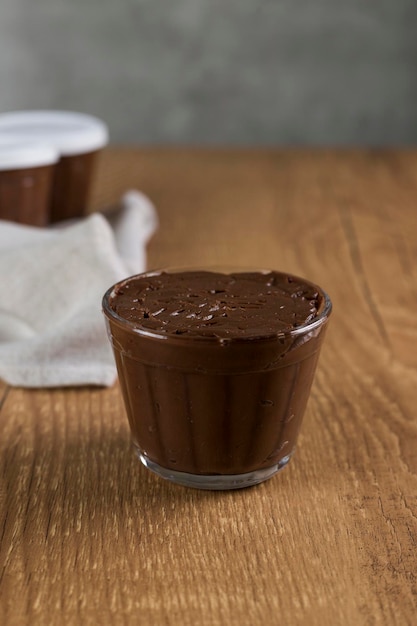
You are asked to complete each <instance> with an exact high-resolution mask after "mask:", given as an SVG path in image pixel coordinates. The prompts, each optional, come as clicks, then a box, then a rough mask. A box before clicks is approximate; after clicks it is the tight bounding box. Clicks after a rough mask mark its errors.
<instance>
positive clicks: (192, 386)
mask: <svg viewBox="0 0 417 626" xmlns="http://www.w3.org/2000/svg"><path fill="white" fill-rule="evenodd" d="M164 271H170V270H164ZM236 271H242V270H239V269H234V270H233V271H232V270H230V271H229V270H228V271H227V272H225V273H232V272H236ZM253 271H259V272H262V273H265V270H253ZM158 273H159V272H148V273H146V274H143V275H142V276H152V275H155V274H158ZM132 278H134V277H131V278H130V279H126V280H124V281H121V282H120V283H118V284H117V285H114V286H113V287H111V288H110V289H109V290H108V291H107V292H106V294H105V295H104V298H103V312H104V315H105V319H106V324H107V330H108V336H109V339H110V342H111V344H112V347H113V351H114V356H115V360H116V364H117V370H118V374H119V380H120V385H121V389H122V393H123V398H124V403H125V407H126V411H127V416H128V420H129V424H130V429H131V433H132V438H133V443H134V446H135V448H136V450H137V454H138V456H139V458H140V460H141V461H142V463H143V464H144V465H145V466H146V467H148V468H149V469H151V470H152V471H153V472H155V473H156V474H158V475H159V476H161V477H162V478H166V479H169V480H171V481H173V482H175V483H179V484H182V485H185V486H189V487H197V488H200V489H237V488H242V487H248V486H251V485H255V484H257V483H260V482H262V481H264V480H266V479H268V478H270V477H271V476H273V475H274V474H275V473H277V472H278V471H279V470H280V469H282V468H283V467H285V466H286V465H287V463H288V462H289V460H290V458H291V456H292V455H293V453H294V450H295V445H296V441H297V435H298V432H299V428H300V425H301V422H302V419H303V414H304V410H305V407H306V404H307V400H308V397H309V393H310V388H311V384H312V382H313V377H314V372H315V369H316V365H317V360H318V357H319V352H320V348H321V345H322V343H323V339H324V335H325V330H326V327H327V322H328V319H329V316H330V313H331V308H332V305H331V301H330V299H329V297H328V295H327V294H326V293H325V292H324V291H323V290H322V289H320V287H318V286H316V285H313V287H314V288H315V289H316V291H317V292H318V294H319V295H320V298H321V306H320V309H319V311H318V314H317V316H316V317H315V318H314V319H313V320H312V321H310V322H308V323H305V324H304V325H302V326H299V327H297V328H294V329H292V330H288V331H284V332H277V333H276V334H275V335H273V336H268V337H264V338H259V337H258V338H250V337H249V338H248V337H246V338H232V339H227V340H225V339H218V338H217V337H201V336H192V335H186V334H185V335H184V334H179V335H175V334H172V335H167V334H164V333H161V332H157V331H153V330H150V329H149V328H148V329H147V328H145V327H137V326H135V325H134V324H133V323H132V322H130V321H128V320H126V319H124V318H122V317H120V316H119V315H118V314H117V313H116V312H115V311H114V309H113V308H112V301H113V298H115V297H116V298H117V296H115V293H116V292H117V291H118V290H119V289H120V288H121V287H122V286H123V285H125V284H126V283H127V282H129V280H132ZM293 278H294V279H296V278H295V277H293ZM302 280H303V283H304V284H308V285H310V286H311V285H312V283H309V282H308V281H305V280H304V279H302Z"/></svg>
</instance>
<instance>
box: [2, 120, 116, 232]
mask: <svg viewBox="0 0 417 626" xmlns="http://www.w3.org/2000/svg"><path fill="white" fill-rule="evenodd" d="M1 138H3V140H5V139H6V138H9V139H10V140H11V141H12V140H22V141H28V140H35V141H38V142H39V141H41V142H44V143H45V144H48V145H51V146H53V147H54V148H55V149H56V150H57V151H58V153H59V157H60V158H59V161H58V163H57V165H56V168H55V170H54V179H53V189H52V196H51V206H50V221H51V222H58V221H61V220H67V219H72V218H75V217H80V216H82V215H84V214H85V211H86V208H87V205H88V197H89V192H90V188H91V182H92V179H93V174H94V167H95V164H96V159H97V154H98V152H99V151H100V150H101V149H102V148H103V147H104V146H105V145H106V144H107V142H108V129H107V126H106V125H105V124H104V122H102V121H101V120H99V119H98V118H96V117H93V116H91V115H85V114H83V113H76V112H71V111H15V112H11V113H3V114H1V115H0V139H1Z"/></svg>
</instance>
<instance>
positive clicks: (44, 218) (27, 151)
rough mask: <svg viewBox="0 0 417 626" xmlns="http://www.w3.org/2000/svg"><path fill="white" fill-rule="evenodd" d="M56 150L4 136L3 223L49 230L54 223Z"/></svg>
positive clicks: (0, 163) (0, 153)
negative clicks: (52, 201) (53, 186)
mask: <svg viewBox="0 0 417 626" xmlns="http://www.w3.org/2000/svg"><path fill="white" fill-rule="evenodd" d="M58 158H59V155H58V153H57V151H56V149H55V148H54V147H53V146H48V145H45V144H43V143H36V142H33V141H24V140H21V141H19V140H15V141H12V140H11V139H9V138H7V137H6V139H4V138H2V137H1V135H0V219H3V220H10V221H13V222H18V223H20V224H28V225H31V226H46V225H47V224H48V223H49V220H50V199H51V193H52V183H53V173H54V166H55V164H56V163H57V161H58Z"/></svg>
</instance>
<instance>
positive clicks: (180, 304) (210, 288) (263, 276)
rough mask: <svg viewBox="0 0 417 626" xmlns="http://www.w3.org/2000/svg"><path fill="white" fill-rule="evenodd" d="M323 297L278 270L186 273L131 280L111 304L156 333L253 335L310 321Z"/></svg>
mask: <svg viewBox="0 0 417 626" xmlns="http://www.w3.org/2000/svg"><path fill="white" fill-rule="evenodd" d="M322 300H323V298H322V296H321V295H319V293H318V291H317V289H316V288H315V286H314V285H312V284H311V283H308V282H306V281H303V280H302V279H298V278H295V277H293V276H289V275H287V274H283V273H279V272H273V271H271V272H265V273H263V272H238V273H232V274H224V273H220V272H211V271H187V272H174V273H166V272H161V273H159V274H156V275H147V276H146V275H142V276H138V277H134V278H130V279H128V280H126V281H124V282H123V283H121V284H119V285H118V286H117V287H116V288H115V290H114V292H113V294H112V297H111V299H110V306H111V307H112V309H113V310H114V312H115V313H117V315H119V316H120V317H122V318H124V319H126V320H128V321H129V322H131V323H133V324H134V325H135V326H137V327H138V328H145V329H149V330H152V331H156V332H158V333H165V334H167V335H173V334H175V335H190V336H194V337H196V336H201V337H219V338H233V337H236V338H240V337H241V338H245V337H250V338H254V337H264V336H270V335H274V334H277V333H279V332H283V331H288V330H292V329H293V328H297V327H299V326H302V325H303V324H306V323H308V322H310V321H312V320H313V319H314V318H315V317H316V316H317V313H318V311H319V309H320V307H321V305H322Z"/></svg>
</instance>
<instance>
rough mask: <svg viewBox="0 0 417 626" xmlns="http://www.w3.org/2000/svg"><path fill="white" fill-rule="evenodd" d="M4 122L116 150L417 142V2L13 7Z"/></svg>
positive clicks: (109, 0)
mask: <svg viewBox="0 0 417 626" xmlns="http://www.w3.org/2000/svg"><path fill="white" fill-rule="evenodd" d="M0 80H1V87H2V88H1V91H0V111H7V110H12V109H27V108H64V109H72V110H79V111H83V112H86V113H92V114H96V115H98V116H100V117H102V118H103V119H104V120H105V121H106V122H107V123H108V124H109V126H110V130H111V140H112V142H113V143H139V144H179V143H181V144H195V145H219V144H221V145H277V144H280V145H288V144H293V145H358V144H361V145H372V146H373V145H375V146H378V145H392V144H397V145H398V144H402V145H412V144H415V143H416V142H417V105H416V102H417V2H416V0H373V1H370V0H368V1H364V0H349V1H346V0H345V1H343V2H342V0H314V1H312V0H210V1H208V0H174V1H173V0H1V4H0Z"/></svg>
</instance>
